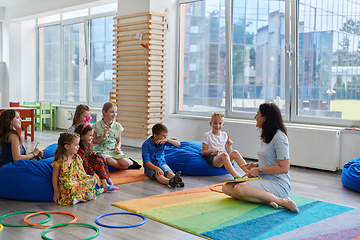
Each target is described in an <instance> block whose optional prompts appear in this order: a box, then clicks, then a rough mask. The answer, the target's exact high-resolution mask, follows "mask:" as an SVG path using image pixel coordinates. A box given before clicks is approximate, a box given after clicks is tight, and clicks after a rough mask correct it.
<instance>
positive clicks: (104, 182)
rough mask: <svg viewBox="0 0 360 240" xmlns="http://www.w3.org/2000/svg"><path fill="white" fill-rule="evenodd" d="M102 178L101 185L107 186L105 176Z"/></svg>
mask: <svg viewBox="0 0 360 240" xmlns="http://www.w3.org/2000/svg"><path fill="white" fill-rule="evenodd" d="M100 180H101V185H102V186H101V187H105V186H106V185H107V182H106V179H105V178H103V179H100Z"/></svg>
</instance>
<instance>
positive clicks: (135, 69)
mask: <svg viewBox="0 0 360 240" xmlns="http://www.w3.org/2000/svg"><path fill="white" fill-rule="evenodd" d="M144 65H145V64H144ZM113 69H114V70H119V71H141V70H145V71H146V70H150V67H147V66H144V67H116V68H113Z"/></svg>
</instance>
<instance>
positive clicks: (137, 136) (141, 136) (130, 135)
mask: <svg viewBox="0 0 360 240" xmlns="http://www.w3.org/2000/svg"><path fill="white" fill-rule="evenodd" d="M121 136H123V137H130V138H140V139H148V138H149V137H148V136H147V135H137V134H131V133H126V132H122V133H121Z"/></svg>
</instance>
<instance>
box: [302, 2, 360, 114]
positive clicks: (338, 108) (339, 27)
mask: <svg viewBox="0 0 360 240" xmlns="http://www.w3.org/2000/svg"><path fill="white" fill-rule="evenodd" d="M359 14H360V3H356V2H353V1H349V0H344V1H335V0H333V1H329V2H326V1H315V0H311V1H305V0H300V2H299V22H298V29H299V36H298V37H299V42H300V43H301V44H299V47H298V53H299V54H298V69H297V70H298V78H297V79H298V80H297V87H298V89H299V91H300V92H302V93H303V94H301V95H299V101H298V102H297V115H298V116H310V117H314V116H317V117H323V118H332V119H348V120H359V119H360V114H359V113H358V111H356V110H355V109H359V108H360V81H359V79H360V55H359V53H360V45H359V41H360V37H359V33H360V31H359V25H360V16H359ZM304 93H306V94H304ZM304 102H305V103H310V106H309V107H304V106H303V103H304ZM354 110H355V111H354Z"/></svg>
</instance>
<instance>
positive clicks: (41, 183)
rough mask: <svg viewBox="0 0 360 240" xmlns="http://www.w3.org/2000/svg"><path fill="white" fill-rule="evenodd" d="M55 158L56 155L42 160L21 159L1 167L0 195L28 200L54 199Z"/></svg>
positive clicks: (45, 200) (47, 200)
mask: <svg viewBox="0 0 360 240" xmlns="http://www.w3.org/2000/svg"><path fill="white" fill-rule="evenodd" d="M53 159H54V157H51V158H48V159H43V160H40V161H32V160H19V161H16V162H12V163H8V164H5V165H4V166H2V167H0V184H1V185H0V197H1V198H8V199H16V200H26V201H42V202H50V201H52V199H53V196H54V189H53V186H52V171H53V169H52V166H51V163H52V161H53Z"/></svg>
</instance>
